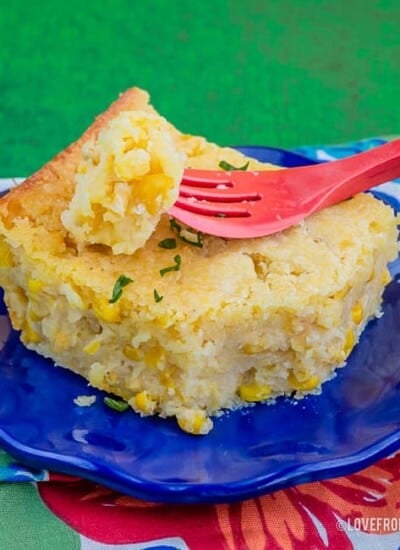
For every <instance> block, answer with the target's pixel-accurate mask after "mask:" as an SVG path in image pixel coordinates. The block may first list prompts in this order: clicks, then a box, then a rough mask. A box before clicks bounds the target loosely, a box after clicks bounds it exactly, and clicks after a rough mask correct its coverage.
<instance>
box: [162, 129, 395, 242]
mask: <svg viewBox="0 0 400 550" xmlns="http://www.w3.org/2000/svg"><path fill="white" fill-rule="evenodd" d="M397 177H400V139H397V140H395V141H391V142H389V143H386V144H385V145H381V146H379V147H376V148H374V149H371V150H370V151H366V152H364V153H358V154H357V155H353V156H351V157H347V158H345V159H341V160H335V161H333V162H327V163H324V164H318V165H313V166H305V167H301V168H289V169H286V170H274V171H253V172H243V171H239V170H237V171H231V172H222V171H214V170H185V173H184V177H183V180H182V183H181V186H180V191H179V197H178V200H177V201H176V203H175V204H174V206H173V207H172V208H171V209H170V210H169V214H170V215H171V216H173V217H174V218H176V219H177V220H178V221H180V222H182V223H184V224H186V225H188V226H190V227H192V228H194V229H196V230H197V231H201V232H203V233H208V234H210V235H216V236H219V237H227V238H236V239H240V238H250V237H260V236H263V235H270V234H271V233H276V232H278V231H281V230H283V229H286V228H288V227H290V226H292V225H296V224H298V223H299V222H301V221H302V220H303V219H304V218H306V217H307V216H309V215H310V214H312V213H313V212H316V211H317V210H320V209H322V208H325V207H327V206H332V205H333V204H336V203H338V202H340V201H343V200H345V199H348V198H350V197H352V196H353V195H355V194H357V193H361V192H362V191H366V190H368V189H370V188H371V187H374V186H376V185H380V184H382V183H385V182H387V181H389V180H391V179H394V178H397Z"/></svg>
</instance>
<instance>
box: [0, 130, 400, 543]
mask: <svg viewBox="0 0 400 550" xmlns="http://www.w3.org/2000/svg"><path fill="white" fill-rule="evenodd" d="M388 139H390V138H374V139H368V140H363V141H359V142H355V143H351V144H346V145H338V146H331V147H327V146H314V147H300V148H298V149H297V150H296V151H297V152H299V153H302V154H304V155H306V156H309V157H311V158H316V159H319V160H331V159H334V158H340V157H344V156H347V155H349V154H352V153H355V152H359V151H363V150H366V149H369V148H371V147H375V146H376V145H379V144H381V143H384V142H385V141H387V140H388ZM380 192H381V194H382V196H383V198H385V197H386V198H388V199H389V200H390V201H392V203H393V201H395V202H398V205H399V206H400V180H396V181H393V182H390V183H388V184H385V186H383V187H382V188H381V189H380ZM0 548H1V550H16V549H21V550H22V549H23V550H58V549H60V550H107V549H108V550H110V549H114V548H115V549H119V550H138V549H143V550H144V549H151V550H167V549H169V550H183V549H191V550H204V549H210V550H214V549H215V550H220V549H221V550H223V549H227V550H236V549H240V550H241V549H249V550H258V549H264V548H265V549H267V548H268V549H271V550H275V549H283V550H297V549H299V550H303V549H310V550H317V549H320V548H321V549H322V548H341V549H342V550H346V549H351V548H355V549H358V548H360V549H362V550H379V549H382V550H395V549H396V550H398V549H399V548H400V453H397V454H395V455H393V456H390V457H387V458H384V459H382V460H380V461H379V462H378V463H376V464H374V465H372V466H370V467H369V468H366V469H364V470H362V471H361V472H358V473H355V474H352V475H349V476H346V477H340V478H336V479H331V480H326V481H321V482H315V483H307V484H303V485H300V486H297V487H291V488H289V489H285V490H281V491H277V492H275V493H272V494H269V495H265V496H262V497H258V498H255V499H252V500H247V501H244V502H237V503H228V504H218V505H204V504H201V505H189V506H188V505H175V504H154V503H148V502H143V501H140V500H136V499H134V498H131V497H128V496H125V495H123V494H119V493H116V492H114V491H113V490H111V489H108V488H106V487H102V486H99V485H96V484H94V483H92V482H89V481H85V480H82V479H78V478H72V477H70V476H64V475H60V474H55V473H50V472H47V471H38V470H34V469H32V468H29V467H26V466H23V465H22V464H20V463H18V462H16V461H15V460H14V459H13V458H11V457H10V456H9V455H7V454H6V453H5V452H4V451H1V450H0Z"/></svg>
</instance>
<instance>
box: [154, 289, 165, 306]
mask: <svg viewBox="0 0 400 550" xmlns="http://www.w3.org/2000/svg"><path fill="white" fill-rule="evenodd" d="M163 298H164V296H160V295H159V294H158V292H157V290H156V289H154V301H155V302H157V303H158V302H161V300H162V299H163Z"/></svg>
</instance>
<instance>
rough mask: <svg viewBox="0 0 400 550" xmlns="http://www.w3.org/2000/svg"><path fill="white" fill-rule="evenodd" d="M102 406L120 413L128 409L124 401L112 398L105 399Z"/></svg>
mask: <svg viewBox="0 0 400 550" xmlns="http://www.w3.org/2000/svg"><path fill="white" fill-rule="evenodd" d="M104 404H105V405H107V407H109V408H110V409H113V411H117V412H120V413H122V412H125V411H126V410H128V409H129V405H128V403H127V402H126V401H123V400H122V399H114V398H113V397H105V398H104Z"/></svg>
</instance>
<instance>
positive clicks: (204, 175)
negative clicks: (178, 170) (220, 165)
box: [182, 169, 232, 187]
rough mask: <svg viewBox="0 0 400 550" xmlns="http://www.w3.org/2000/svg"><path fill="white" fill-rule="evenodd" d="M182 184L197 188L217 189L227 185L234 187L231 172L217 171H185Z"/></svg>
mask: <svg viewBox="0 0 400 550" xmlns="http://www.w3.org/2000/svg"><path fill="white" fill-rule="evenodd" d="M182 184H184V185H187V186H196V187H217V186H218V185H227V186H228V187H232V183H231V181H230V173H229V172H218V171H215V170H192V169H190V171H189V172H188V171H185V172H184V174H183V178H182Z"/></svg>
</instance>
